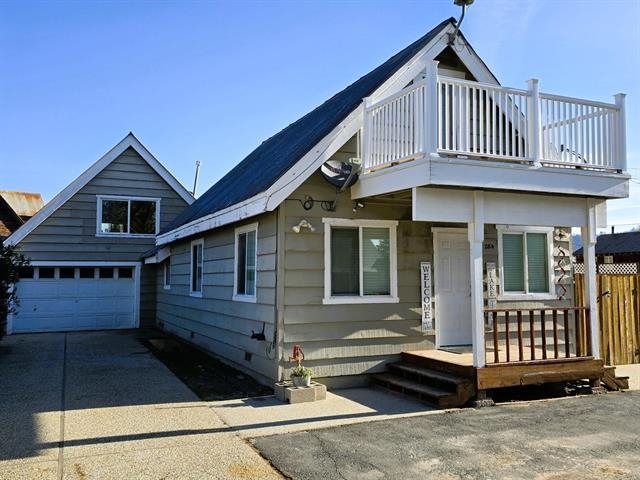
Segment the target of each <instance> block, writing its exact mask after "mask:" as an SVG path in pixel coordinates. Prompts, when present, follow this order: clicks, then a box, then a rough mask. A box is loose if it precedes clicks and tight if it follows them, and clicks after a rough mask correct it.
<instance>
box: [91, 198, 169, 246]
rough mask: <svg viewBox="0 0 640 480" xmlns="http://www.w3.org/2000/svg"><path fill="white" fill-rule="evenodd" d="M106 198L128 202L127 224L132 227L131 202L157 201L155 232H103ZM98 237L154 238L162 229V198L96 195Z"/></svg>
mask: <svg viewBox="0 0 640 480" xmlns="http://www.w3.org/2000/svg"><path fill="white" fill-rule="evenodd" d="M104 200H115V201H120V202H127V204H128V206H127V226H128V227H129V229H131V202H132V201H134V202H136V201H137V202H155V204H156V225H155V232H154V233H128V232H122V233H120V232H102V231H101V230H102V202H103V201H104ZM96 202H97V207H96V212H97V214H96V237H120V238H153V237H155V236H156V235H157V234H158V232H159V231H160V198H155V197H130V196H122V195H96Z"/></svg>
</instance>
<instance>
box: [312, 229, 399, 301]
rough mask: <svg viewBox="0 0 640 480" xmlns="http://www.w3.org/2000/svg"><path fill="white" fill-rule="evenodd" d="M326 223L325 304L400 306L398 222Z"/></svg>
mask: <svg viewBox="0 0 640 480" xmlns="http://www.w3.org/2000/svg"><path fill="white" fill-rule="evenodd" d="M323 221H324V224H325V296H324V303H374V302H397V301H398V298H397V281H396V263H397V253H396V227H397V222H393V221H384V220H346V219H335V218H325V219H324V220H323Z"/></svg>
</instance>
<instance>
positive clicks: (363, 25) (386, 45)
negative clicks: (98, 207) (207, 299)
mask: <svg viewBox="0 0 640 480" xmlns="http://www.w3.org/2000/svg"><path fill="white" fill-rule="evenodd" d="M459 12H460V10H459V8H458V7H455V6H454V5H453V0H429V1H427V0H422V1H400V0H396V1H382V0H380V1H372V0H369V1H361V0H359V1H356V0H352V1H322V2H321V1H268V2H267V1H216V2H202V1H186V2H171V1H162V2H160V1H156V2H151V1H144V2H123V1H92V2H81V1H67V2H56V1H47V2H44V1H43V2H31V1H19V2H13V1H7V0H2V1H1V2H0V59H1V60H2V61H1V62H0V112H1V113H2V114H1V115H0V188H3V189H13V190H24V191H38V192H41V193H42V194H43V196H44V197H45V199H46V200H49V199H51V198H52V197H53V196H54V195H55V194H56V193H57V192H59V191H60V190H61V189H62V188H64V187H65V186H66V185H67V184H68V183H69V182H71V181H72V180H73V179H74V178H75V177H77V176H78V175H79V174H80V173H82V171H83V170H84V169H86V168H87V167H88V166H89V165H90V164H91V163H93V162H94V161H95V160H97V159H98V158H100V157H101V156H102V155H103V154H104V153H106V152H107V151H108V150H109V149H110V148H111V147H112V146H113V145H115V144H116V143H117V142H118V141H120V140H121V139H122V138H123V137H124V136H125V135H126V134H127V133H128V132H129V131H133V132H134V133H135V134H136V135H137V136H138V138H139V139H140V140H141V141H142V142H143V143H144V144H145V145H146V146H147V147H148V148H149V149H150V150H151V151H152V152H153V153H154V155H155V156H156V157H157V158H158V159H159V160H160V161H161V162H163V163H164V165H165V166H166V167H167V168H168V169H169V170H170V171H171V172H172V173H173V174H174V175H175V176H176V177H177V178H178V179H179V180H180V181H181V182H182V183H183V184H185V185H186V186H187V188H189V189H190V188H191V185H192V182H193V173H194V168H195V167H194V163H195V161H196V160H200V161H201V162H202V170H201V175H200V183H199V189H198V190H199V193H202V192H204V190H206V189H207V188H208V187H209V186H211V185H212V184H213V183H215V181H216V180H218V179H219V178H221V177H222V176H223V175H224V174H225V173H226V172H227V171H229V170H230V169H231V168H232V167H233V166H234V165H235V164H236V163H238V162H239V161H240V160H241V159H242V158H244V156H246V155H247V154H248V153H249V152H250V151H252V150H253V149H254V148H255V147H256V146H257V145H258V144H260V143H261V142H262V141H264V140H265V139H266V138H268V137H270V136H271V135H273V134H274V133H276V132H278V131H279V130H280V129H282V128H283V127H285V126H287V125H288V124H289V123H291V122H293V121H295V120H296V119H298V118H299V117H300V116H302V115H303V114H305V113H306V112H308V111H309V110H311V109H313V108H314V107H316V106H317V105H319V104H320V103H322V102H323V101H324V100H326V99H327V98H329V97H330V96H331V95H333V94H334V93H336V92H338V91H339V90H341V89H343V88H344V87H346V86H347V85H348V84H350V83H352V82H353V81H354V80H356V79H357V78H359V77H360V76H362V75H364V74H366V73H367V72H369V71H370V70H372V69H373V68H374V67H376V66H377V65H379V64H380V63H382V62H383V61H385V60H386V59H387V58H388V57H390V56H391V55H393V54H394V53H396V52H397V51H398V50H400V49H402V48H404V47H405V46H406V45H408V44H409V43H411V42H412V41H414V40H415V39H417V38H418V37H420V36H421V35H423V34H424V33H425V32H427V31H428V30H430V29H431V28H432V27H433V26H435V25H436V24H438V23H439V22H440V21H442V20H443V19H445V18H448V17H450V16H454V17H456V18H457V17H458V16H459ZM639 23H640V2H638V1H636V0H608V1H606V0H605V1H596V0H580V1H577V0H575V1H574V0H564V1H563V0H476V1H475V3H474V4H473V5H472V6H471V7H470V8H469V9H468V11H467V16H466V18H465V20H464V23H463V25H462V31H463V32H464V34H465V36H466V37H467V39H468V40H469V41H470V42H471V44H472V45H473V47H474V48H475V50H476V51H477V52H478V54H479V55H480V56H481V57H482V58H483V59H484V60H485V62H486V63H487V65H488V66H489V68H490V69H491V70H492V71H493V72H494V73H495V75H496V76H497V77H498V79H499V80H500V81H501V83H502V84H503V85H507V86H513V87H518V88H524V87H525V81H526V80H527V79H529V78H532V77H537V78H539V79H540V82H541V84H540V86H541V90H542V91H545V92H551V93H557V94H561V95H568V96H575V97H582V98H587V99H593V100H600V101H606V102H613V94H615V93H618V92H625V93H627V94H628V97H627V131H628V154H629V167H630V168H629V172H630V173H631V174H632V175H633V176H634V177H635V179H634V180H633V181H632V183H631V197H630V198H629V199H628V200H617V201H614V202H609V223H611V224H618V225H619V224H640V135H638V134H637V133H638V132H639V131H640V33H639V29H638V24H639Z"/></svg>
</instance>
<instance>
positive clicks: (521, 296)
mask: <svg viewBox="0 0 640 480" xmlns="http://www.w3.org/2000/svg"><path fill="white" fill-rule="evenodd" d="M496 230H497V231H498V264H499V271H500V293H499V295H498V300H505V301H508V300H554V299H556V298H557V296H556V295H555V281H554V268H553V231H554V228H553V227H521V226H517V225H496ZM509 233H512V234H522V235H525V234H527V233H545V234H546V235H547V274H548V276H549V278H548V279H547V285H548V286H549V291H548V292H537V293H530V292H529V291H528V290H529V267H528V261H527V248H526V238H525V239H524V243H523V247H524V248H523V257H524V258H523V262H524V265H523V268H524V287H525V291H523V292H505V291H504V283H503V279H504V259H503V257H502V252H503V247H502V236H503V235H504V234H509Z"/></svg>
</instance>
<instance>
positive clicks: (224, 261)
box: [156, 213, 276, 382]
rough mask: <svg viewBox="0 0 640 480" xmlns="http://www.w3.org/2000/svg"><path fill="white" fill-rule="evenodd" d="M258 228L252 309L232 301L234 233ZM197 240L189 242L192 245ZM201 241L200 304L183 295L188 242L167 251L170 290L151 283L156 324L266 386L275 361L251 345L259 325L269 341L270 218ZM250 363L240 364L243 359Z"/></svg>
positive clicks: (273, 275)
mask: <svg viewBox="0 0 640 480" xmlns="http://www.w3.org/2000/svg"><path fill="white" fill-rule="evenodd" d="M255 222H257V223H258V244H257V256H258V262H257V283H256V285H257V292H256V298H257V301H256V303H249V302H240V301H233V300H232V296H233V283H234V269H235V258H234V256H235V228H236V227H237V226H240V225H242V224H248V223H255ZM197 238H201V237H197V236H196V237H193V239H197ZM202 238H204V281H203V293H202V298H198V297H192V296H190V295H189V282H190V278H191V276H190V268H191V267H190V259H191V252H190V248H191V240H192V239H189V240H185V241H181V242H176V243H174V244H172V245H171V257H170V259H171V260H170V261H171V288H170V289H169V290H165V289H164V288H163V285H162V281H163V280H162V272H161V270H162V269H161V268H160V269H159V273H158V277H157V289H158V294H157V302H156V309H157V313H156V315H157V321H158V322H159V324H160V325H161V326H162V328H164V329H165V330H167V331H169V332H172V333H174V334H176V335H178V336H180V337H182V338H184V339H186V340H188V341H190V342H193V343H195V344H197V345H199V346H201V347H203V348H205V349H207V350H209V351H211V352H212V353H214V354H216V355H217V356H219V357H221V358H223V359H224V360H226V361H227V362H229V363H231V364H233V365H235V366H237V367H239V368H242V369H244V370H247V371H250V372H251V373H252V374H253V375H254V376H256V377H257V378H258V379H259V380H262V381H264V382H272V381H273V379H274V369H275V361H274V360H273V359H270V358H268V356H267V353H266V347H267V344H268V342H259V341H256V340H253V339H251V332H252V331H255V332H259V331H261V330H262V327H263V325H265V335H266V337H267V339H268V340H269V341H270V340H271V339H272V337H273V322H274V318H275V285H276V272H275V267H276V215H275V214H273V213H269V214H264V215H261V216H259V217H257V218H255V219H251V220H250V221H247V222H244V223H241V224H238V225H234V226H230V227H223V228H220V229H216V230H213V231H210V232H207V233H206V234H205V235H204V236H203V237H202ZM246 353H249V354H251V360H250V361H247V360H245V354H246Z"/></svg>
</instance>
